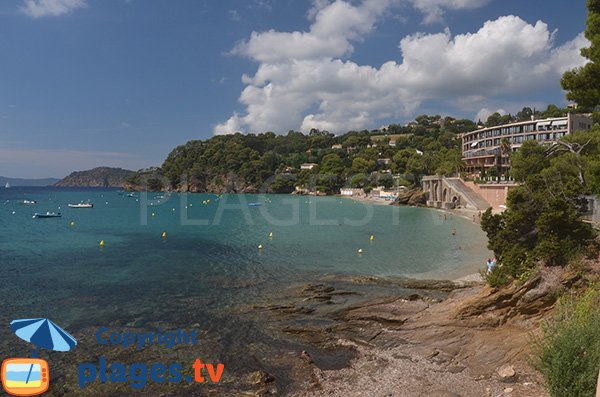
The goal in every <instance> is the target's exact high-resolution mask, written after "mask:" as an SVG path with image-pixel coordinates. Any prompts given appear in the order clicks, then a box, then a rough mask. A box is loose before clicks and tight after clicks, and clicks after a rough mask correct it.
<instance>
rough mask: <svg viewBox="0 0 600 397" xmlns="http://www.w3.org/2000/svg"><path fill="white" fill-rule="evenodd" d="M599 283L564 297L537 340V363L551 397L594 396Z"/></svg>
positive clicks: (599, 354)
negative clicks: (580, 293)
mask: <svg viewBox="0 0 600 397" xmlns="http://www.w3.org/2000/svg"><path fill="white" fill-rule="evenodd" d="M599 304H600V285H598V284H594V285H592V286H590V287H589V288H588V289H587V290H586V291H585V293H583V294H582V295H581V296H580V297H572V296H566V297H564V298H563V299H562V300H561V301H560V302H559V304H558V305H557V308H556V310H555V313H554V315H553V317H552V318H551V319H550V320H549V321H547V322H546V323H545V324H544V326H543V330H544V335H545V337H544V338H543V339H537V340H536V343H535V350H536V360H535V366H536V367H537V368H538V369H539V370H540V372H541V373H542V374H543V375H544V377H545V378H546V381H547V387H548V390H549V392H550V394H551V395H552V397H587V396H593V395H594V390H595V389H596V380H597V377H598V363H599V362H600V305H599Z"/></svg>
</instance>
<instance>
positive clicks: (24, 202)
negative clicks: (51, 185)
mask: <svg viewBox="0 0 600 397" xmlns="http://www.w3.org/2000/svg"><path fill="white" fill-rule="evenodd" d="M23 204H27V205H32V204H37V201H35V200H27V199H25V200H23Z"/></svg>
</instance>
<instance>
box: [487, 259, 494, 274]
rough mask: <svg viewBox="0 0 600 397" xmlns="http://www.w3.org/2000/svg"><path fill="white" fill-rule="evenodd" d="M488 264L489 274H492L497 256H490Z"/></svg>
mask: <svg viewBox="0 0 600 397" xmlns="http://www.w3.org/2000/svg"><path fill="white" fill-rule="evenodd" d="M486 265H487V272H488V274H490V273H491V272H492V270H494V266H496V258H494V259H490V258H488V260H487V263H486Z"/></svg>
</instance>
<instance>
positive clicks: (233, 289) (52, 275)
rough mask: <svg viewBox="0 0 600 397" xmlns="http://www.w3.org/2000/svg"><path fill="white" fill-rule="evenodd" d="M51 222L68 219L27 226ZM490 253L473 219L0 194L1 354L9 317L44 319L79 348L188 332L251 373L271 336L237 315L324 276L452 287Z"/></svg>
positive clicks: (259, 203)
mask: <svg viewBox="0 0 600 397" xmlns="http://www.w3.org/2000/svg"><path fill="white" fill-rule="evenodd" d="M24 199H28V200H36V201H37V203H36V204H34V205H26V204H23V200H24ZM87 201H90V202H92V203H93V204H94V208H91V209H70V208H68V204H69V203H72V204H75V203H79V202H87ZM46 211H53V212H60V213H61V214H62V217H61V218H50V219H34V218H33V217H32V216H33V214H34V213H35V212H38V213H45V212H46ZM163 233H165V237H164V238H163ZM371 236H373V238H371ZM100 241H104V246H103V247H101V246H100ZM259 246H260V248H259ZM485 246H486V239H485V236H484V234H483V233H482V232H481V231H480V229H479V227H478V226H477V225H475V224H473V223H472V222H471V221H470V220H467V219H463V218H461V217H458V216H452V215H449V214H443V213H440V212H438V211H433V210H430V209H420V208H405V207H402V208H401V207H394V206H381V205H373V204H364V203H359V202H355V201H353V200H351V199H342V198H338V197H306V196H288V195H223V196H217V195H212V194H171V195H164V194H163V193H135V194H134V195H133V197H128V195H127V194H126V193H123V192H119V191H117V190H102V189H64V188H63V189H58V188H16V187H13V188H10V189H2V190H0V296H2V299H3V300H2V305H3V308H2V311H1V312H0V335H1V336H2V342H0V345H2V346H5V347H7V346H11V347H14V346H15V345H18V343H17V341H18V339H17V338H16V337H14V336H10V330H7V327H8V323H9V322H10V321H11V320H12V319H15V318H31V317H50V318H51V319H52V320H53V321H55V322H56V323H58V324H59V325H61V326H64V327H66V328H67V329H68V330H69V331H71V332H73V333H74V334H75V335H77V333H78V331H80V332H81V333H84V334H85V332H88V331H85V330H88V329H90V330H91V329H94V328H99V327H104V326H107V327H111V326H112V327H150V326H155V325H156V324H159V325H162V326H164V327H166V328H168V327H181V328H186V327H191V326H192V325H195V326H200V327H201V328H203V329H204V330H205V332H206V335H207V338H212V339H211V340H214V341H215V342H214V343H216V344H217V345H216V346H212V347H213V349H212V352H211V354H214V355H216V356H219V357H221V358H224V359H227V358H228V357H229V358H232V359H234V360H235V363H233V362H232V364H230V367H229V368H231V367H235V366H237V369H239V370H242V369H243V368H244V366H247V365H250V364H249V362H250V361H251V360H250V361H246V360H244V359H240V358H239V351H240V350H243V349H245V348H246V346H248V345H249V344H252V343H259V342H258V341H261V343H264V342H265V340H266V339H268V338H269V336H268V335H265V334H264V330H263V329H261V328H260V325H257V323H258V324H260V321H257V323H254V322H252V321H250V322H248V318H247V317H246V318H245V319H243V320H242V319H239V318H238V317H237V316H236V314H235V313H236V310H237V309H236V308H237V307H239V306H240V305H250V304H253V303H260V302H265V301H268V300H269V298H270V297H271V296H273V295H274V294H275V293H277V292H280V291H282V290H285V288H287V287H288V286H290V285H293V284H297V283H310V282H318V281H319V280H320V278H321V277H323V276H325V275H336V274H340V275H367V276H382V277H385V276H402V277H413V278H440V279H445V278H457V277H461V276H464V275H467V274H471V273H474V272H476V271H477V269H479V268H481V267H482V264H483V263H485V259H486V257H488V256H489V255H490V254H489V252H488V251H487V249H486V248H485ZM359 250H361V252H362V253H359ZM241 324H244V326H243V327H242V326H241ZM215 335H218V337H216V336H215ZM278 343H279V342H278ZM267 344H269V343H267ZM19 348H21V349H23V346H19ZM78 348H79V347H78ZM269 349H274V350H276V349H277V343H274V342H273V341H271V342H270V344H269Z"/></svg>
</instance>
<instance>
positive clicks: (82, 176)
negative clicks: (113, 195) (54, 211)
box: [54, 167, 135, 187]
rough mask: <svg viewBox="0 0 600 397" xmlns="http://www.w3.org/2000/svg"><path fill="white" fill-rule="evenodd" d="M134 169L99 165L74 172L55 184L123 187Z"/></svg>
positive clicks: (64, 185) (63, 185)
mask: <svg viewBox="0 0 600 397" xmlns="http://www.w3.org/2000/svg"><path fill="white" fill-rule="evenodd" d="M134 174H135V172H134V171H130V170H124V169H122V168H110V167H97V168H94V169H91V170H87V171H75V172H72V173H71V174H70V175H69V176H67V177H66V178H64V179H62V180H60V181H58V182H56V183H55V184H54V186H62V187H67V186H77V187H122V186H123V184H124V183H125V180H126V179H127V178H128V177H131V176H132V175H134Z"/></svg>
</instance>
